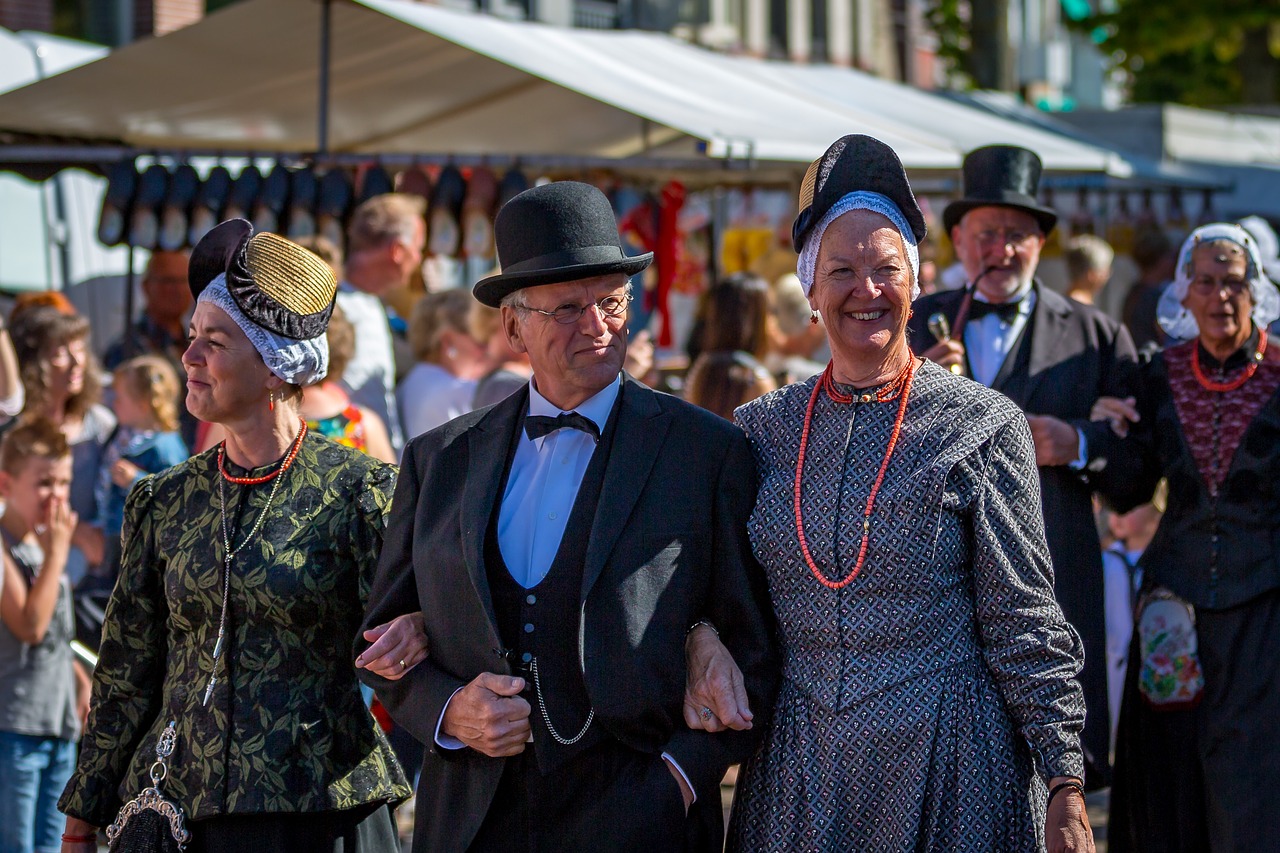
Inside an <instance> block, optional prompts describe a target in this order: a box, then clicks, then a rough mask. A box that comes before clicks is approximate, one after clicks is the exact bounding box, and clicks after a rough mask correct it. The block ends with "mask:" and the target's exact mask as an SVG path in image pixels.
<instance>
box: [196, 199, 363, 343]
mask: <svg viewBox="0 0 1280 853" xmlns="http://www.w3.org/2000/svg"><path fill="white" fill-rule="evenodd" d="M222 273H226V276H227V292H228V293H230V294H231V298H232V299H233V300H234V301H235V303H236V305H237V306H239V308H240V310H241V311H243V312H244V315H245V316H246V317H248V318H249V319H250V320H252V321H253V322H254V323H257V324H258V325H259V326H261V327H262V328H264V329H266V330H267V331H269V332H274V333H275V334H277V335H281V336H283V337H286V338H292V339H294V340H310V339H311V338H316V337H319V336H320V335H323V334H324V332H325V329H326V328H327V327H328V325H329V317H330V316H331V315H332V314H333V304H334V298H335V296H336V295H337V291H338V281H337V279H336V278H335V277H334V274H333V270H332V269H331V268H330V267H329V265H328V264H326V263H325V262H324V261H322V260H320V258H319V257H317V256H316V255H315V254H313V253H311V252H309V251H307V250H306V249H304V248H302V247H301V246H299V245H298V244H297V243H294V242H292V241H290V240H286V239H285V238H284V237H281V236H280V235H278V234H272V233H271V232H269V231H263V232H261V233H259V234H254V233H253V226H252V225H251V224H250V223H249V222H247V221H246V220H243V219H229V220H227V221H226V222H223V223H222V224H221V225H218V226H216V227H215V228H213V230H211V231H210V232H209V233H208V234H206V235H204V237H202V238H201V239H200V242H199V243H197V244H196V246H195V248H194V249H192V250H191V260H190V262H189V263H188V265H187V283H188V284H189V285H190V287H191V295H192V296H193V297H194V298H196V299H199V298H200V293H201V292H202V291H203V290H204V289H205V288H206V287H208V286H209V283H210V282H212V281H213V280H214V279H215V278H217V277H218V276H219V275H220V274H222Z"/></svg>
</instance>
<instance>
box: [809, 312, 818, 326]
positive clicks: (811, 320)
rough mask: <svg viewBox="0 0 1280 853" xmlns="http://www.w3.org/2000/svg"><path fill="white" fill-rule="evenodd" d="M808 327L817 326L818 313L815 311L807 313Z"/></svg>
mask: <svg viewBox="0 0 1280 853" xmlns="http://www.w3.org/2000/svg"><path fill="white" fill-rule="evenodd" d="M809 325H811V326H816V325H818V312H817V311H810V312H809Z"/></svg>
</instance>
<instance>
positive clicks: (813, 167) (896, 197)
mask: <svg viewBox="0 0 1280 853" xmlns="http://www.w3.org/2000/svg"><path fill="white" fill-rule="evenodd" d="M860 191H862V192H874V193H880V194H881V195H883V196H887V197H888V198H889V200H890V201H892V202H893V203H894V204H896V205H897V206H898V209H899V210H901V211H902V215H903V216H905V217H906V219H907V224H908V225H910V226H911V232H912V233H913V234H914V235H915V238H916V242H917V243H918V242H920V241H921V240H923V239H924V235H925V224H924V214H923V213H921V212H920V205H919V204H917V203H916V197H915V195H914V194H913V193H912V192H911V184H910V183H908V181H907V172H906V170H905V169H904V168H902V161H901V160H899V159H898V154H897V152H896V151H894V150H893V149H892V148H890V147H889V146H888V145H885V144H884V143H883V142H881V141H880V140H879V139H876V138H874V137H871V136H863V135H862V134H858V133H854V134H850V135H848V136H842V137H840V138H839V139H837V140H836V141H835V142H833V143H832V144H831V147H830V148H828V149H827V152H826V153H825V154H823V155H822V156H821V157H819V158H818V159H817V160H814V161H813V162H812V163H810V164H809V168H808V169H807V170H806V171H805V173H804V181H803V182H802V183H801V184H800V202H799V208H800V212H799V213H798V214H796V220H795V222H793V223H792V224H791V245H792V247H793V248H794V249H795V250H796V252H801V251H803V250H804V241H805V240H806V239H807V238H808V236H809V232H810V231H812V230H813V227H814V226H815V225H817V224H818V223H819V222H821V221H822V217H823V216H825V215H826V213H827V211H828V210H830V209H831V206H832V205H834V204H835V203H836V202H837V201H839V200H840V199H842V198H844V197H845V196H846V195H848V194H849V193H853V192H860Z"/></svg>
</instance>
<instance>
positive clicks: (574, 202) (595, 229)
mask: <svg viewBox="0 0 1280 853" xmlns="http://www.w3.org/2000/svg"><path fill="white" fill-rule="evenodd" d="M493 227H494V242H495V243H496V244H497V247H498V263H499V265H500V266H501V267H502V274H501V275H495V276H491V277H489V278H485V279H481V280H480V281H479V282H477V283H476V286H475V291H474V292H475V296H476V299H478V300H480V301H481V302H483V303H484V304H485V305H489V306H492V307H494V308H496V307H498V305H499V304H500V303H501V302H502V299H503V297H505V296H506V295H507V294H509V293H514V292H515V291H517V290H519V289H521V288H522V287H532V286H534V285H539V284H559V283H560V282H564V281H577V280H578V279H583V278H594V277H596V276H600V275H608V274H610V273H622V274H623V275H626V276H633V275H635V274H636V273H638V272H640V271H641V270H643V269H644V268H645V267H647V266H649V264H650V263H651V262H652V261H653V253H652V252H649V253H647V254H643V255H636V256H634V257H627V255H626V253H625V252H623V251H622V243H621V240H620V239H619V237H618V220H617V219H616V218H615V217H614V215H613V208H612V207H610V205H609V199H607V198H605V195H604V193H602V192H600V190H598V189H596V188H595V187H593V186H591V185H590V184H582V183H578V182H577V181H556V182H555V183H550V184H543V185H542V186H540V187H534V188H533V189H528V190H525V191H524V192H522V193H520V194H519V195H517V196H516V197H515V198H513V199H511V201H509V202H507V203H506V204H505V205H504V206H503V208H502V209H501V210H499V211H498V218H497V220H496V221H495V222H494V226H493Z"/></svg>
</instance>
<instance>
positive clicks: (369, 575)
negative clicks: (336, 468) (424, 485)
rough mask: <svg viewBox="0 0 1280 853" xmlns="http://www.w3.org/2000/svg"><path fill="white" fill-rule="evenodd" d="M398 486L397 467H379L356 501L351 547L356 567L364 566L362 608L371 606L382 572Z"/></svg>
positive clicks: (367, 478) (361, 587)
mask: <svg viewBox="0 0 1280 853" xmlns="http://www.w3.org/2000/svg"><path fill="white" fill-rule="evenodd" d="M395 487H396V468H395V466H393V465H385V464H378V465H377V466H375V467H374V468H373V469H372V470H370V472H369V473H368V474H367V475H366V476H365V478H364V483H363V485H362V488H361V491H360V495H359V497H358V498H357V499H356V509H357V512H358V516H359V520H358V523H357V524H356V529H355V530H354V531H353V534H352V542H351V547H352V551H353V557H354V558H355V560H356V565H357V566H359V567H360V571H359V575H360V605H361V606H362V607H367V606H368V604H369V590H370V589H371V588H372V586H373V576H374V574H375V573H376V572H377V569H378V555H379V554H380V553H381V552H382V541H383V535H384V534H385V532H386V529H387V517H388V515H389V514H390V512H391V496H392V494H393V493H394V491H395Z"/></svg>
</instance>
